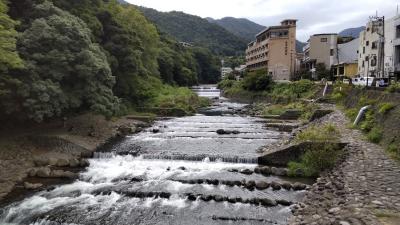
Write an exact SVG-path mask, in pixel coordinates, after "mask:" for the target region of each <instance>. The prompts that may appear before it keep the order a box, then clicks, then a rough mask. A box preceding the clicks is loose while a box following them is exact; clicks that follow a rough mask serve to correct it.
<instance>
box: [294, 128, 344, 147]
mask: <svg viewBox="0 0 400 225" xmlns="http://www.w3.org/2000/svg"><path fill="white" fill-rule="evenodd" d="M339 139H340V132H339V131H338V130H337V128H336V127H335V126H334V125H332V124H326V125H324V126H310V127H308V128H307V129H305V130H303V131H302V132H300V133H299V134H297V136H296V137H295V142H297V143H300V142H305V141H311V142H337V141H339Z"/></svg>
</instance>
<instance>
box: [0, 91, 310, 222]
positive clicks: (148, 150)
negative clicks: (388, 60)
mask: <svg viewBox="0 0 400 225" xmlns="http://www.w3.org/2000/svg"><path fill="white" fill-rule="evenodd" d="M194 90H195V91H196V92H198V93H199V95H202V96H207V97H210V98H219V97H220V92H219V90H217V89H216V88H214V87H203V88H202V87H197V88H195V89H194ZM244 106H245V105H242V104H238V103H231V102H229V101H227V100H226V99H221V98H219V100H217V101H216V103H215V104H214V105H213V106H212V107H210V108H209V109H207V110H203V111H202V114H198V115H195V116H190V117H183V118H174V119H166V120H160V121H157V122H156V123H155V124H154V125H153V127H151V128H149V129H147V130H145V131H143V132H141V133H139V134H136V135H133V136H129V137H126V138H125V140H123V141H122V142H120V143H118V144H116V145H114V146H113V148H111V149H108V151H106V152H99V153H96V155H95V157H94V158H93V159H91V160H90V166H89V167H88V168H87V169H86V170H85V171H84V172H82V173H81V174H80V177H79V179H78V180H77V181H75V182H74V183H72V184H67V185H60V186H57V187H55V188H54V189H52V190H48V191H42V192H39V193H37V194H35V195H33V196H31V197H28V198H26V199H25V200H23V201H20V202H15V203H13V204H11V205H9V206H7V207H5V208H3V209H2V210H1V211H0V224H35V225H36V224H37V225H39V224H40V225H41V224H43V225H44V224H46V225H53V224H54V225H56V224H82V225H84V224H85V225H89V224H99V225H100V224H101V225H108V224H110V225H111V224H112V225H132V224H149V225H150V224H160V225H161V224H163V225H164V224H171V225H175V224H182V225H192V224H199V225H203V224H249V225H250V224H286V222H287V219H288V217H289V216H290V215H291V212H290V207H289V206H288V205H287V204H278V205H269V204H260V202H262V200H263V199H269V200H278V201H281V202H282V201H286V202H297V201H299V200H300V199H301V198H302V197H303V196H304V194H305V192H304V191H293V190H285V189H281V190H272V188H268V189H265V190H258V189H255V188H246V187H245V185H243V184H245V183H246V181H250V180H251V181H256V182H258V181H266V182H272V181H278V182H279V181H282V180H283V179H284V178H281V177H276V176H263V175H261V174H256V173H252V174H250V175H246V174H243V173H240V172H238V171H241V170H243V169H250V170H254V168H255V167H256V166H257V164H256V163H257V157H258V156H259V153H257V150H258V149H259V148H260V147H261V146H263V145H268V144H269V143H273V142H276V141H277V140H278V139H280V138H282V137H284V136H286V135H288V134H287V133H282V132H278V131H274V130H268V129H267V128H266V127H264V125H263V121H262V120H261V119H259V118H252V117H247V116H238V115H235V114H234V113H233V112H237V111H240V110H241V109H242V108H243V107H244ZM218 129H224V130H229V131H235V132H233V133H231V134H225V135H219V134H217V133H216V130H218Z"/></svg>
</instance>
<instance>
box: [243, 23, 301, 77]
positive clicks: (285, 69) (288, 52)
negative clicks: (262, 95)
mask: <svg viewBox="0 0 400 225" xmlns="http://www.w3.org/2000/svg"><path fill="white" fill-rule="evenodd" d="M296 22H297V20H292V19H287V20H284V21H282V22H281V25H280V26H271V27H268V28H266V29H265V30H263V31H261V32H260V33H259V34H257V35H256V40H255V41H253V42H251V43H250V44H248V46H247V50H246V66H247V69H248V70H249V71H253V70H258V69H268V71H267V72H268V74H269V75H271V76H272V78H273V79H274V80H291V79H293V76H294V74H295V70H296Z"/></svg>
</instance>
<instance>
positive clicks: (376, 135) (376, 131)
mask: <svg viewBox="0 0 400 225" xmlns="http://www.w3.org/2000/svg"><path fill="white" fill-rule="evenodd" d="M382 137H383V132H382V129H380V128H377V127H374V128H372V129H371V131H369V132H368V135H367V138H368V140H369V141H370V142H373V143H376V144H378V143H379V142H381V140H382Z"/></svg>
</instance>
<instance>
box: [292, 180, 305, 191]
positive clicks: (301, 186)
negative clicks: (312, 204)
mask: <svg viewBox="0 0 400 225" xmlns="http://www.w3.org/2000/svg"><path fill="white" fill-rule="evenodd" d="M306 188H307V185H305V184H302V183H299V182H296V183H294V184H293V190H295V191H301V190H305V189H306Z"/></svg>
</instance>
